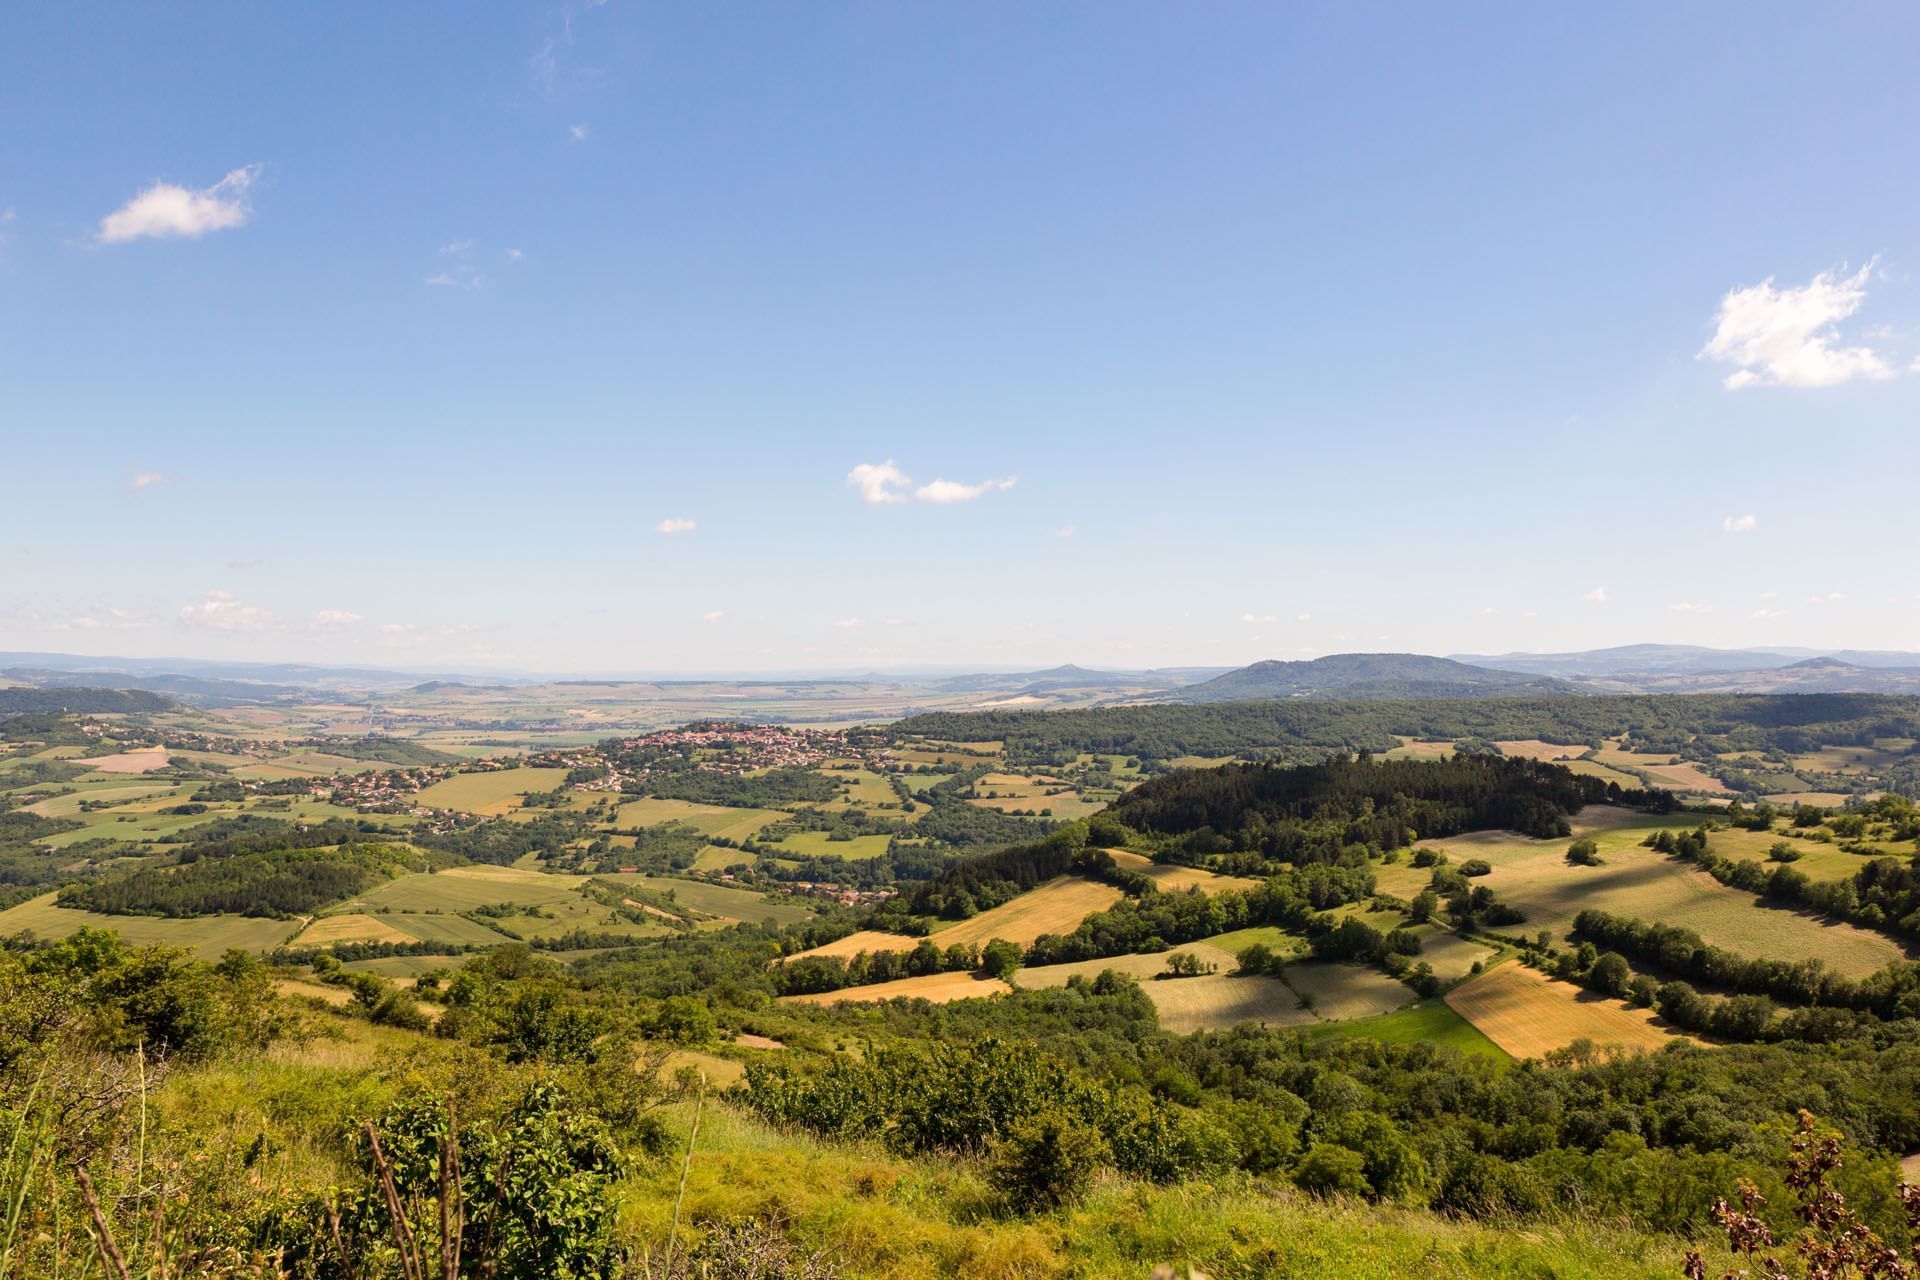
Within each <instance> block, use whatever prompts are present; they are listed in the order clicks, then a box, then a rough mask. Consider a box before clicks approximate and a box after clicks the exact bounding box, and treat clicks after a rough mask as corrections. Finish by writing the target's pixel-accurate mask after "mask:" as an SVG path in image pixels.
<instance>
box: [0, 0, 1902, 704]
mask: <svg viewBox="0 0 1920 1280" xmlns="http://www.w3.org/2000/svg"><path fill="white" fill-rule="evenodd" d="M94 12H95V20H91V21H88V22H86V23H75V22H72V21H70V20H68V15H66V14H64V13H63V12H62V11H59V10H54V9H47V10H41V11H33V12H23V13H20V14H16V15H14V16H13V17H11V18H10V19H9V20H8V22H7V32H8V36H9V38H8V39H7V40H5V41H0V112H3V113H4V114H5V117H6V118H7V119H9V120H12V121H15V122H17V123H18V127H16V128H13V129H9V130H7V131H6V135H5V137H4V139H3V140H0V351H4V352H5V353H6V355H5V357H4V358H0V471H4V474H5V477H6V480H7V494H8V518H7V520H6V522H5V525H4V530H3V531H0V649H6V650H26V651H51V652H67V653H94V654H104V655H114V656H130V657H162V656H166V657H175V656H187V657H202V658H213V659H222V660H233V661H301V662H312V663H325V664H357V665H368V666H382V667H389V668H398V669H427V670H453V669H472V670H486V669H491V670H519V671H527V672H547V673H562V672H580V671H596V672H609V671H688V670H700V671H716V672H717V671H732V672H739V673H743V674H744V673H754V672H764V671H770V670H796V669H823V670H824V669H838V670H847V671H856V670H867V669H874V668H882V669H884V668H901V667H910V666H923V667H943V668H949V669H961V668H969V667H970V668H975V669H978V668H984V667H991V668H999V669H1036V668H1044V667H1048V666H1052V665H1055V664H1056V663H1060V662H1067V661H1071V662H1075V663H1079V664H1082V665H1087V666H1103V667H1111V668H1143V667H1165V666H1188V665H1209V666H1237V665H1242V664H1245V663H1248V662H1252V661H1256V660H1260V659H1268V658H1280V659H1294V658H1306V657H1314V656H1318V655H1322V654H1327V653H1335V652H1350V651H1405V652H1421V653H1432V654H1450V653H1480V654H1501V653H1507V652H1510V651H1532V652H1560V651H1570V650H1586V649H1594V648H1602V647H1607V646H1611V645H1618V644H1628V643H1637V642H1643V641H1649V640H1657V641H1662V642H1673V643H1688V644H1701V645H1711V646H1717V647H1724V648H1740V647H1750V646H1753V647H1760V646H1764V647H1783V646H1795V647H1802V648H1807V649H1827V650H1834V649H1850V648H1851V649H1890V650H1901V651H1912V650H1920V580H1916V575H1915V574H1914V571H1913V566H1914V547H1913V541H1914V540H1913V537H1912V535H1911V534H1902V533H1901V532H1900V530H1901V529H1902V528H1903V527H1905V519H1906V517H1907V514H1908V512H1909V511H1910V508H1911V505H1912V494H1911V490H1912V478H1913V476H1915V475H1916V474H1920V432H1916V430H1915V423H1916V422H1920V288H1917V287H1916V285H1915V281H1914V264H1915V263H1916V262H1920V239H1916V236H1917V235H1920V230H1917V226H1920V224H1916V223H1915V221H1914V219H1913V217H1912V212H1913V210H1914V209H1915V208H1916V207H1920V170H1917V169H1916V168H1915V166H1913V165H1911V164H1906V163H1902V162H1900V153H1899V147H1898V135H1899V130H1900V125H1899V122H1900V121H1902V120H1911V119H1913V118H1915V117H1916V115H1920V79H1917V78H1916V77H1914V76H1913V75H1912V72H1911V63H1910V51H1911V50H1912V49H1913V48H1914V47H1915V37H1916V36H1920V11H1916V10H1914V9H1912V8H1910V7H1883V8H1872V7H1861V8H1855V9H1845V10H1838V11H1834V12H1831V13H1827V14H1824V15H1822V20H1821V22H1820V23H1819V24H1818V25H1817V26H1816V25H1814V24H1811V23H1806V22H1788V21H1786V20H1784V16H1783V15H1782V14H1780V13H1779V12H1778V11H1772V12H1769V11H1766V10H1759V11H1751V12H1744V13H1741V14H1740V16H1739V19H1738V20H1734V15H1735V11H1732V10H1726V9H1714V8H1710V7H1691V8H1687V9H1679V10H1675V9H1668V8H1662V7H1658V6H1652V5H1642V6H1635V7H1633V11H1632V18H1633V20H1632V21H1621V20H1620V15H1619V13H1618V12H1617V11H1614V12H1608V13H1601V12H1598V11H1595V12H1589V13H1582V12H1572V11H1551V12H1549V11H1540V10H1538V9H1534V8H1531V7H1527V6H1511V7H1507V8H1504V9H1501V10H1499V11H1497V12H1495V11H1487V12H1486V13H1485V15H1484V19H1485V20H1484V21H1481V22H1476V23H1473V24H1467V23H1462V22H1460V21H1458V20H1457V18H1455V17H1453V16H1451V15H1448V14H1445V13H1440V12H1426V11H1412V10H1409V11H1395V12H1393V13H1391V14H1387V13H1384V12H1366V11H1349V10H1347V9H1345V8H1343V7H1337V6H1319V7H1289V8H1287V9H1285V10H1274V9H1267V8H1262V7H1244V8H1228V9H1221V10H1218V11H1213V12H1210V14H1209V15H1208V17H1209V20H1208V21H1207V22H1205V23H1200V22H1195V21H1192V20H1191V16H1192V15H1191V14H1189V13H1183V12H1181V11H1177V10H1172V9H1156V8H1152V7H1147V6H1119V7H1115V6H1109V5H1102V6H1097V7H1096V6H1092V5H1064V6H1058V7H1053V8H1049V9H1046V10H1044V11H1035V10H1032V9H1031V8H1029V7H1016V6H1001V7H992V6H989V7H978V6H974V7H969V8H967V9H964V10H951V11H938V10H931V9H922V8H897V7H880V6H864V7H863V6H849V7H844V8H839V9H818V8H802V9H791V8H780V7H775V6H760V5H748V6H744V7H742V8H739V9H735V10H730V11H726V12H716V11H712V10H683V11H675V10H671V9H666V10H662V9H646V8H642V7H639V6H635V5H631V4H628V3H625V2H624V0H611V2H605V3H595V2H593V0H586V2H583V3H569V4H564V5H560V6H555V5H552V4H527V5H515V6H508V5H495V6H487V7H485V8H484V9H481V10H478V11H475V10H467V9H458V10H456V9H441V10H427V11H411V10H409V11H400V10H388V9H384V8H369V9H366V10H363V11H358V12H356V13H355V15H354V17H353V20H352V21H345V20H342V16H341V14H340V13H339V12H338V11H336V10H331V9H329V10H313V11H298V10H285V9H280V8H262V7H257V6H241V5H227V4H215V5H208V6H201V7H196V8H195V9H194V10H193V11H192V12H191V13H190V14H185V15H183V14H181V13H178V12H161V11H157V10H154V9H151V8H149V7H146V6H139V5H129V4H109V5H107V6H105V7H104V8H101V9H98V10H96V11H94ZM987 86H991V92H989V91H988V90H987ZM1629 90H1630V91H1629ZM27 122H31V123H30V124H29V123H27Z"/></svg>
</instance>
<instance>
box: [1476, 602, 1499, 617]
mask: <svg viewBox="0 0 1920 1280" xmlns="http://www.w3.org/2000/svg"><path fill="white" fill-rule="evenodd" d="M1499 612H1500V611H1499V610H1498V609H1496V608H1494V607H1493V606H1492V605H1488V606H1487V607H1486V608H1484V609H1482V610H1481V611H1480V616H1481V617H1483V618H1491V617H1493V616H1494V615H1495V614H1497V613H1499Z"/></svg>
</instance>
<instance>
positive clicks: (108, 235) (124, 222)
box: [100, 164, 260, 244]
mask: <svg viewBox="0 0 1920 1280" xmlns="http://www.w3.org/2000/svg"><path fill="white" fill-rule="evenodd" d="M259 176H260V166H259V165H257V164H250V165H248V166H247V167H246V168H244V169H235V170H234V171H233V172H231V173H229V174H228V175H227V176H226V177H224V178H222V179H220V181H218V182H216V183H214V184H213V185H212V186H210V187H205V188H202V189H200V190H197V191H196V190H193V189H192V188H189V187H178V186H175V185H174V184H173V183H171V182H156V183H154V184H153V185H152V186H150V187H148V188H147V189H146V190H145V191H142V192H141V193H140V194H139V195H137V196H135V197H134V198H133V199H131V200H129V201H127V202H126V203H125V204H123V205H121V206H120V207H119V208H118V209H115V210H114V211H113V212H112V213H110V214H108V215H107V216H106V217H104V218H102V219H100V241H101V243H102V244H122V243H124V242H126V241H128V240H138V239H140V238H141V237H142V236H151V237H153V238H155V239H162V238H165V237H167V236H185V237H187V238H188V239H195V240H197V239H198V238H200V237H201V236H203V235H205V234H207V232H209V231H225V230H227V229H228V228H229V227H242V226H245V225H246V222H247V219H248V218H249V217H251V216H253V207H252V206H251V205H249V204H248V203H247V191H248V189H249V188H251V187H252V186H253V182H254V179H256V178H258V177H259Z"/></svg>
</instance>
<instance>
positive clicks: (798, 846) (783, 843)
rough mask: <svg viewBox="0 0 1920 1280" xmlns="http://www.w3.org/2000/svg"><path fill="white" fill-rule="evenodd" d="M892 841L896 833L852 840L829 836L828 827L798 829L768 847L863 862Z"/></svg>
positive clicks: (806, 855)
mask: <svg viewBox="0 0 1920 1280" xmlns="http://www.w3.org/2000/svg"><path fill="white" fill-rule="evenodd" d="M892 843H893V837H892V836H855V837H854V838H853V839H851V840H829V839H828V838H827V833H826V832H825V831H797V832H795V833H794V834H792V835H790V836H787V837H786V838H785V839H782V840H779V841H777V842H775V843H773V844H770V845H767V846H766V847H767V848H769V849H772V850H775V851H776V852H778V853H783V854H787V855H790V856H792V857H796V858H845V859H847V860H848V861H849V862H862V861H865V860H866V859H868V858H877V857H879V856H880V855H881V854H883V853H885V852H886V851H887V846H888V845H890V844H892ZM754 847H755V848H759V847H761V846H758V845H756V846H754ZM734 856H735V858H736V859H737V858H738V857H739V853H738V851H737V850H735V851H734Z"/></svg>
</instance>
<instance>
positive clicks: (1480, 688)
mask: <svg viewBox="0 0 1920 1280" xmlns="http://www.w3.org/2000/svg"><path fill="white" fill-rule="evenodd" d="M1582 692H1585V690H1583V689H1581V688H1580V687H1579V686H1577V685H1574V684H1570V683H1568V682H1567V681H1564V680H1558V679H1554V678H1552V677H1550V676H1542V675H1537V674H1531V673H1528V672H1523V671H1502V670H1498V669H1495V668H1492V667H1484V666H1476V665H1473V664H1470V663H1465V662H1456V661H1454V660H1453V659H1451V658H1434V657H1429V656H1427V655H1426V654H1420V653H1336V654H1331V655H1329V656H1327V657H1324V658H1314V659H1312V660H1310V661H1305V662H1256V663H1254V664H1253V665H1252V666H1249V667H1241V668H1240V669H1239V670H1237V671H1229V672H1227V673H1226V674H1225V675H1220V676H1215V677H1214V678H1213V679H1211V680H1206V681H1202V682H1200V683H1197V684H1191V685H1187V686H1186V687H1184V688H1181V689H1177V690H1174V691H1173V692H1172V693H1169V694H1167V695H1165V696H1164V697H1162V698H1161V699H1159V700H1160V701H1166V702H1250V701H1255V700H1258V699H1265V698H1351V699H1359V700H1366V701H1375V700H1379V699H1386V698H1410V699H1418V698H1512V697H1523V696H1528V695H1538V696H1543V697H1544V696H1549V695H1553V694H1572V693H1582Z"/></svg>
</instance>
